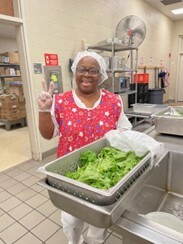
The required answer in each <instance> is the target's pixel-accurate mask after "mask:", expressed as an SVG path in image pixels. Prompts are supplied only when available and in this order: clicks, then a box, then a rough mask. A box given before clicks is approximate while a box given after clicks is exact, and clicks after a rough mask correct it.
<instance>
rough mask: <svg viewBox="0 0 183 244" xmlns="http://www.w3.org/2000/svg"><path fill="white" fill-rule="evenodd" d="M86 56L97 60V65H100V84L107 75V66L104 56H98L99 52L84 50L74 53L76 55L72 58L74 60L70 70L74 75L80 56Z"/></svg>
mask: <svg viewBox="0 0 183 244" xmlns="http://www.w3.org/2000/svg"><path fill="white" fill-rule="evenodd" d="M87 56H90V57H92V58H94V59H95V60H96V61H97V63H98V64H99V66H100V74H101V81H100V84H101V83H102V82H104V81H105V80H106V79H107V78H108V75H107V72H106V68H107V66H106V62H105V60H104V58H103V57H102V56H100V55H99V54H97V53H95V52H90V51H86V50H85V51H82V52H79V53H78V54H77V55H76V57H75V59H74V62H73V64H72V67H71V69H72V72H73V74H74V75H75V73H76V67H77V65H78V63H79V61H80V60H81V59H82V58H84V57H87Z"/></svg>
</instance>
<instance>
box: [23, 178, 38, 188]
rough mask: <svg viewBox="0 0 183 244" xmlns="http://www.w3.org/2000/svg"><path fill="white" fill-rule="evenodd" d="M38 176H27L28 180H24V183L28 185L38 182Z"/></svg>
mask: <svg viewBox="0 0 183 244" xmlns="http://www.w3.org/2000/svg"><path fill="white" fill-rule="evenodd" d="M38 180H39V179H38V178H37V177H35V176H30V177H29V178H27V179H26V180H23V181H22V183H23V184H24V185H26V186H28V187H30V186H32V185H34V184H36V183H37V182H38Z"/></svg>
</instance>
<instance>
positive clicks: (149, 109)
mask: <svg viewBox="0 0 183 244" xmlns="http://www.w3.org/2000/svg"><path fill="white" fill-rule="evenodd" d="M155 107H156V105H152V104H146V103H135V104H133V112H134V113H140V114H152V113H153V112H154V108H155Z"/></svg>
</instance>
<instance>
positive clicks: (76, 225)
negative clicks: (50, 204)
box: [61, 212, 107, 244]
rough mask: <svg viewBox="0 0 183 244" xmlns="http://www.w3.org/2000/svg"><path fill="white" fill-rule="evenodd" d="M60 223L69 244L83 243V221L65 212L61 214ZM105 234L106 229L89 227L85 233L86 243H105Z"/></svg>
mask: <svg viewBox="0 0 183 244" xmlns="http://www.w3.org/2000/svg"><path fill="white" fill-rule="evenodd" d="M61 222H62V226H63V231H64V233H65V235H66V237H67V239H68V240H69V244H82V243H83V241H84V239H83V236H82V230H83V226H84V221H83V220H81V219H78V218H76V217H74V216H72V215H70V214H68V213H66V212H62V214H61ZM106 234H107V229H102V228H98V227H95V226H92V225H89V228H88V233H87V243H88V244H101V243H103V242H104V241H105V238H106Z"/></svg>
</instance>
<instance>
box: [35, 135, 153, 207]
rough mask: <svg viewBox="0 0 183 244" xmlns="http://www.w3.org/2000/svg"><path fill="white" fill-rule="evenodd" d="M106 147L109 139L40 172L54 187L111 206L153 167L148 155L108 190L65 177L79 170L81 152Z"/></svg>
mask: <svg viewBox="0 0 183 244" xmlns="http://www.w3.org/2000/svg"><path fill="white" fill-rule="evenodd" d="M105 146H110V144H109V142H108V140H107V139H105V138H102V139H100V140H98V141H96V142H93V143H91V144H89V145H87V146H85V147H82V148H81V149H78V150H75V151H74V152H72V153H70V154H67V155H66V156H64V157H61V158H59V159H56V160H54V161H53V162H51V163H48V164H46V165H45V166H43V167H41V168H39V169H38V171H39V172H41V173H44V174H45V175H47V180H48V184H49V185H50V186H52V187H55V188H57V189H59V190H61V191H64V192H67V193H69V194H72V195H74V196H77V197H79V198H82V199H84V200H85V201H88V202H92V203H94V204H97V205H110V204H112V203H114V202H115V201H117V200H118V199H119V198H121V197H122V196H123V194H124V193H125V192H126V191H127V190H128V189H129V188H130V187H131V186H132V185H133V184H135V182H136V180H137V179H138V177H139V176H140V175H143V174H144V172H145V171H146V170H147V169H151V167H152V166H151V163H150V154H148V155H146V156H145V157H144V158H143V159H142V160H141V161H140V162H139V163H138V164H137V165H136V166H135V167H134V168H133V169H132V170H131V171H130V172H129V173H128V174H127V175H126V176H124V177H123V178H122V179H121V181H119V182H118V183H117V184H116V185H115V186H113V187H112V188H110V189H108V190H102V189H97V188H94V187H91V186H89V185H87V184H85V183H82V182H79V181H76V180H73V179H70V178H68V177H65V176H64V174H65V172H67V171H70V170H74V169H76V168H77V166H78V164H79V157H80V154H81V152H84V151H86V150H88V149H90V150H93V151H95V152H99V151H100V150H101V149H102V148H103V147H105Z"/></svg>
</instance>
